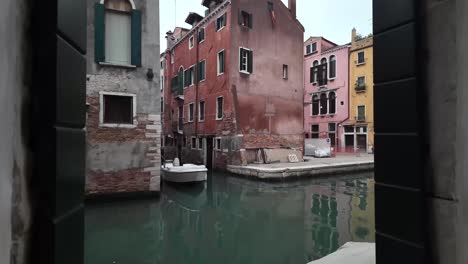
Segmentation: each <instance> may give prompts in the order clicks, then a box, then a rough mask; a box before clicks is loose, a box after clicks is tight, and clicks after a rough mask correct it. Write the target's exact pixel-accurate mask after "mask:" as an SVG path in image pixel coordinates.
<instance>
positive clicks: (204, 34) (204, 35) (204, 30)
mask: <svg viewBox="0 0 468 264" xmlns="http://www.w3.org/2000/svg"><path fill="white" fill-rule="evenodd" d="M200 29H203V40H202V41H199V39H198V36H199V35H198V34H197V41H199V42H198V44H201V43H203V42H205V39H206V28H205V27H202V28H200Z"/></svg>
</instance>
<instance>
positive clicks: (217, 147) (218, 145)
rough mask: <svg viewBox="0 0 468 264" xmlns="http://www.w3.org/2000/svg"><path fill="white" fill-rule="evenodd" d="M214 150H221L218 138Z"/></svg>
mask: <svg viewBox="0 0 468 264" xmlns="http://www.w3.org/2000/svg"><path fill="white" fill-rule="evenodd" d="M216 150H221V139H220V138H217V139H216Z"/></svg>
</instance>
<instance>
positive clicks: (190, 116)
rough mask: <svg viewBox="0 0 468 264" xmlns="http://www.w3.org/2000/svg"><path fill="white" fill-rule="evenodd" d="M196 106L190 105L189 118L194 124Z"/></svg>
mask: <svg viewBox="0 0 468 264" xmlns="http://www.w3.org/2000/svg"><path fill="white" fill-rule="evenodd" d="M194 105H195V104H194V103H190V104H189V118H188V121H189V122H193V113H194V112H193V111H194Z"/></svg>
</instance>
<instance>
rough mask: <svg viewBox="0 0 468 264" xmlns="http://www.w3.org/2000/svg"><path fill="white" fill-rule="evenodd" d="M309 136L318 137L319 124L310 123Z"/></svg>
mask: <svg viewBox="0 0 468 264" xmlns="http://www.w3.org/2000/svg"><path fill="white" fill-rule="evenodd" d="M310 131H311V133H310V135H311V138H319V137H320V128H319V125H312V126H311V130H310Z"/></svg>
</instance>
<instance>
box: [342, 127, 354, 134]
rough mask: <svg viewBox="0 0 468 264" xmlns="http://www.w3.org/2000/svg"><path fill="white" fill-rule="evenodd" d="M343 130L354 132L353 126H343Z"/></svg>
mask: <svg viewBox="0 0 468 264" xmlns="http://www.w3.org/2000/svg"><path fill="white" fill-rule="evenodd" d="M344 132H345V133H354V127H353V126H345V127H344Z"/></svg>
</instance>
